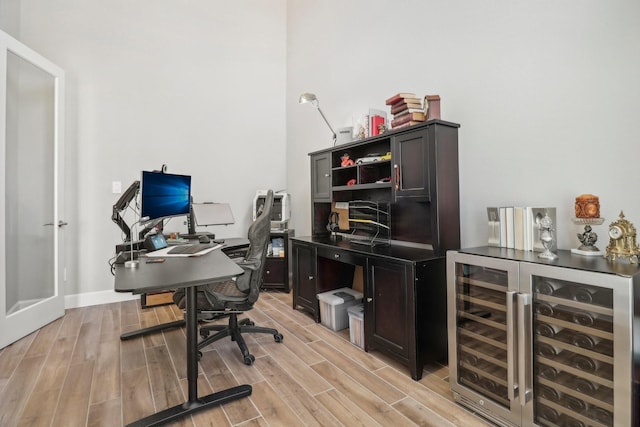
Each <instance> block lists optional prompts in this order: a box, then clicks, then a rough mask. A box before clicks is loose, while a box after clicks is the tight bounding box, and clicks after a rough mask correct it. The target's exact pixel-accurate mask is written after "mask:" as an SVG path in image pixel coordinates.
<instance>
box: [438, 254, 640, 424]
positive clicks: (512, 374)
mask: <svg viewBox="0 0 640 427" xmlns="http://www.w3.org/2000/svg"><path fill="white" fill-rule="evenodd" d="M558 255H559V258H558V259H557V260H554V261H548V260H542V259H539V258H537V253H535V252H524V251H515V250H513V249H505V248H494V247H483V248H473V249H463V250H460V251H451V252H449V253H448V254H447V280H448V333H449V374H450V384H451V390H452V391H453V394H454V398H455V399H456V401H457V402H458V403H460V404H462V405H465V406H467V407H469V408H471V409H472V410H473V411H474V412H476V413H479V414H481V415H482V416H484V417H485V418H487V419H489V420H490V421H492V422H494V423H496V424H498V425H501V426H551V427H556V426H557V427H565V426H566V427H569V426H570V427H574V426H575V427H579V426H595V427H609V426H638V425H640V418H639V417H638V409H639V408H638V401H639V399H640V396H638V387H639V384H640V381H639V378H638V376H639V375H640V351H639V350H638V343H637V342H634V339H633V334H634V323H635V324H636V325H635V326H636V329H635V333H636V335H638V336H640V319H639V318H637V317H634V306H640V303H637V302H635V296H636V295H639V296H640V267H638V266H637V265H630V264H625V263H618V264H616V263H611V262H609V261H607V260H605V259H604V258H602V257H582V256H579V255H572V254H571V253H570V252H569V251H558ZM636 310H637V309H636ZM639 314H640V313H639ZM637 340H638V338H637Z"/></svg>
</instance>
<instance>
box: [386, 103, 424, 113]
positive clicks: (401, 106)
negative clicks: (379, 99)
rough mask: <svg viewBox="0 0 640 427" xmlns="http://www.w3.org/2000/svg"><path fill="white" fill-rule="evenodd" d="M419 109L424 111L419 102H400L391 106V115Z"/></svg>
mask: <svg viewBox="0 0 640 427" xmlns="http://www.w3.org/2000/svg"><path fill="white" fill-rule="evenodd" d="M411 109H419V110H421V111H422V104H421V103H420V102H419V101H418V102H400V103H398V104H393V105H392V106H391V114H398V113H400V112H402V111H405V110H411Z"/></svg>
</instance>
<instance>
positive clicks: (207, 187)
mask: <svg viewBox="0 0 640 427" xmlns="http://www.w3.org/2000/svg"><path fill="white" fill-rule="evenodd" d="M13 6H15V2H14V0H0V10H2V11H4V10H9V11H13V14H14V17H15V18H19V20H20V25H19V35H16V34H15V31H16V30H15V28H9V29H8V30H7V31H9V32H11V31H13V32H14V34H13V35H14V37H16V38H18V39H19V40H20V41H22V42H23V43H25V44H26V45H28V46H30V47H31V48H32V49H34V50H36V51H38V52H39V53H41V54H43V55H44V56H46V57H47V58H49V59H50V60H52V61H53V62H55V63H56V64H57V65H59V66H61V67H62V68H63V69H65V71H66V75H67V93H66V101H67V124H66V129H67V135H66V141H67V153H68V159H67V162H66V163H67V184H68V185H67V188H68V190H67V194H69V197H68V199H67V201H66V204H67V214H66V218H65V219H66V220H67V221H68V222H69V224H70V225H69V226H68V227H66V228H65V234H66V235H67V238H68V242H69V249H70V253H73V250H75V249H77V260H75V259H74V258H72V260H73V261H69V263H68V270H69V274H68V276H69V279H68V282H67V284H66V290H65V293H66V294H67V295H72V294H81V293H87V292H100V291H105V290H112V289H113V277H112V276H111V274H110V272H109V267H108V264H107V261H108V259H109V258H110V257H111V256H112V255H113V250H114V245H115V244H116V243H118V242H119V241H121V233H120V232H119V229H118V227H117V226H116V225H115V224H114V223H112V222H111V219H110V218H111V210H112V205H113V203H114V202H115V201H116V200H117V199H118V197H119V195H114V194H112V193H111V182H112V181H121V182H122V185H123V189H125V188H126V187H127V186H128V185H129V184H130V183H131V182H132V181H133V180H135V179H139V177H140V171H141V170H143V169H144V170H153V169H158V168H160V166H161V165H162V164H167V165H168V172H173V173H184V174H190V175H192V176H193V181H192V184H193V188H192V191H193V195H194V199H195V200H196V201H217V202H229V203H230V204H231V206H232V209H233V212H234V215H235V218H236V224H235V225H233V226H228V227H220V228H215V229H212V230H211V231H213V232H215V233H216V234H217V235H218V236H221V237H228V236H237V235H244V234H246V230H247V228H248V225H249V224H250V221H251V209H250V205H251V202H252V199H253V196H254V194H255V191H256V190H257V189H261V188H273V189H276V190H278V189H283V188H285V187H286V171H285V156H286V149H285V147H286V145H285V137H286V136H285V130H286V128H285V93H286V69H285V67H286V50H285V48H286V3H285V2H284V1H283V0H279V1H270V2H263V1H261V0H242V1H236V2H220V1H209V0H191V1H186V0H182V1H176V0H137V1H135V2H131V1H127V0H112V1H108V2H105V1H101V0H83V1H72V0H54V1H51V0H32V1H28V2H20V9H19V11H17V12H16V11H15V9H16V8H15V7H13ZM6 22H14V21H13V20H10V19H4V18H3V19H2V20H1V21H0V24H2V25H4V24H5V23H6ZM74 165H75V166H74ZM168 229H169V230H171V229H176V230H183V231H186V228H185V227H184V225H183V224H182V221H180V220H176V219H174V220H172V221H171V222H169V224H168Z"/></svg>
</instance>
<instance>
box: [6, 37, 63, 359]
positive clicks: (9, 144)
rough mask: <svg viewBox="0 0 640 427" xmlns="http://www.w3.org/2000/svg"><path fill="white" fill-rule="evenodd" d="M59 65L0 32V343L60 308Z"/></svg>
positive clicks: (41, 322)
mask: <svg viewBox="0 0 640 427" xmlns="http://www.w3.org/2000/svg"><path fill="white" fill-rule="evenodd" d="M63 94H64V71H63V70H62V69H60V68H59V67H57V66H56V65H55V64H53V63H51V62H50V61H49V60H47V59H46V58H44V57H42V56H41V55H39V54H37V53H36V52H34V51H33V50H31V49H29V48H28V47H26V46H25V45H23V44H22V43H20V42H19V41H17V40H16V39H14V38H12V37H11V36H9V35H8V34H6V33H3V32H2V31H0V152H1V153H2V156H0V169H1V170H2V173H1V174H0V348H3V347H5V346H7V345H9V344H11V343H13V342H14V341H16V340H18V339H20V338H22V337H24V336H26V335H28V334H30V333H31V332H33V331H35V330H37V329H38V328H40V327H42V326H44V325H46V324H47V323H49V322H51V321H53V320H55V319H57V318H58V317H60V316H62V315H63V314H64V291H63V288H62V284H63V282H64V275H65V271H64V256H62V255H63V253H64V252H63V251H62V250H59V248H63V247H64V246H63V235H64V233H63V232H62V231H63V226H64V225H66V223H65V222H64V217H63V204H62V203H59V202H58V201H59V200H60V201H62V200H64V199H63V194H62V188H63V182H62V177H63V168H62V162H61V159H62V153H63V123H64V109H63Z"/></svg>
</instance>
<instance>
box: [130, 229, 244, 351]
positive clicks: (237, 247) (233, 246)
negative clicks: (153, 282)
mask: <svg viewBox="0 0 640 427" xmlns="http://www.w3.org/2000/svg"><path fill="white" fill-rule="evenodd" d="M194 242H197V239H195V240H194ZM212 244H213V243H212ZM248 247H249V239H247V238H244V237H232V238H230V239H224V247H223V248H222V249H221V250H222V252H224V253H225V254H227V255H230V256H231V257H232V258H234V256H233V254H234V253H236V252H241V251H243V250H246V249H247V248H248ZM140 260H141V261H140V262H144V261H145V258H144V255H143V256H142V257H141V258H140ZM162 290H163V291H166V290H167V289H162ZM147 292H148V291H147ZM147 292H140V293H147ZM184 325H185V322H184V319H180V320H174V321H172V322H166V323H162V324H160V325H154V326H149V327H147V328H142V329H137V330H135V331H129V332H125V333H123V334H122V335H120V339H121V340H123V341H124V340H129V339H132V338H138V337H141V336H144V335H148V334H152V333H155V332H160V331H165V330H167V329H172V328H181V327H183V326H184Z"/></svg>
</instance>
